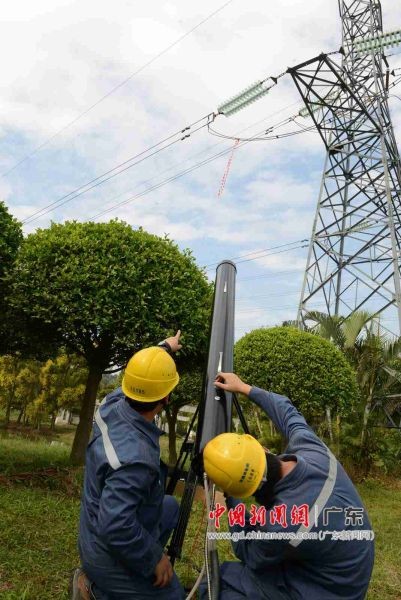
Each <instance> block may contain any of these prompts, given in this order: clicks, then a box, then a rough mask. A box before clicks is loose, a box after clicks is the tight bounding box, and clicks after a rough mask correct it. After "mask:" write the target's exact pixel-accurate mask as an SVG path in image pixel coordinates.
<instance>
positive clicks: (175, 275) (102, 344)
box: [12, 221, 211, 463]
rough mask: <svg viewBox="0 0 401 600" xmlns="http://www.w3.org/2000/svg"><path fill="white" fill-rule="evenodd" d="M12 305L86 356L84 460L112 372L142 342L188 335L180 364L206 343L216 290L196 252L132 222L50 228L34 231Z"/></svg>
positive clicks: (79, 435)
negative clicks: (101, 392) (105, 378)
mask: <svg viewBox="0 0 401 600" xmlns="http://www.w3.org/2000/svg"><path fill="white" fill-rule="evenodd" d="M12 302H13V304H14V308H15V310H16V311H18V312H20V313H22V314H23V315H24V316H25V317H26V318H27V319H28V327H32V331H33V332H37V330H38V328H40V327H43V335H46V337H47V338H48V340H49V343H50V342H51V341H52V343H54V341H57V342H58V343H60V345H63V346H66V347H68V348H70V349H71V350H73V351H74V352H76V353H78V354H80V355H82V356H84V358H85V359H86V362H87V365H88V380H87V383H86V391H85V395H84V398H83V401H82V406H81V411H80V422H79V425H78V428H77V431H76V435H75V439H74V443H73V447H72V453H71V458H72V461H73V462H74V463H82V462H83V461H84V455H85V448H86V445H87V442H88V440H89V436H90V432H91V427H92V419H93V412H94V407H95V401H96V393H97V390H98V386H99V382H100V380H101V377H102V374H103V373H104V372H105V371H110V370H113V369H114V370H117V369H118V368H121V367H123V366H124V365H125V364H126V362H127V360H128V359H129V358H130V356H131V355H132V354H133V353H134V352H135V351H136V350H138V349H140V348H141V347H142V346H150V345H152V344H156V343H158V342H159V341H160V340H162V339H164V337H166V335H167V334H169V335H171V334H174V333H175V332H176V330H177V329H181V330H182V332H183V338H184V339H183V341H184V350H183V351H182V353H181V355H182V356H181V359H179V362H180V361H181V362H185V361H186V360H188V361H190V360H193V358H194V357H195V356H198V355H199V354H200V353H201V352H204V351H205V349H206V345H207V333H208V332H207V327H205V324H206V323H208V319H209V312H210V306H211V286H210V285H209V283H208V281H207V279H206V276H205V273H204V272H203V271H202V270H200V269H199V268H198V267H197V265H196V264H195V260H194V258H193V257H192V255H191V253H190V251H183V252H181V251H180V250H179V248H178V247H177V246H176V245H175V244H174V243H173V242H172V241H171V240H169V239H168V238H167V237H165V238H163V239H162V238H159V237H157V236H155V235H151V234H149V233H147V232H145V231H143V230H142V229H139V230H133V229H132V228H131V227H130V226H129V225H127V224H125V223H123V222H119V221H111V222H110V223H77V222H75V221H74V222H66V223H64V224H54V223H53V224H52V225H51V227H50V228H49V229H43V230H38V231H36V233H34V234H31V235H29V236H28V237H27V238H26V240H25V242H24V243H23V245H22V248H21V250H20V253H19V256H18V260H17V262H16V265H15V269H14V276H13V289H12Z"/></svg>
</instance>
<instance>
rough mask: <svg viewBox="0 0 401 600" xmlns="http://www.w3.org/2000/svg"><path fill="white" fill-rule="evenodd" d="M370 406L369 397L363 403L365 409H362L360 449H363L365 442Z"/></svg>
mask: <svg viewBox="0 0 401 600" xmlns="http://www.w3.org/2000/svg"><path fill="white" fill-rule="evenodd" d="M371 406H372V400H371V398H369V399H368V400H367V402H366V404H365V410H364V411H363V423H362V432H361V449H362V451H363V448H364V446H365V442H366V431H367V428H368V421H369V415H370V409H371Z"/></svg>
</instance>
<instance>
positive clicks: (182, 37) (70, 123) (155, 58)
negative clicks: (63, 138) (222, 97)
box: [1, 0, 233, 177]
mask: <svg viewBox="0 0 401 600" xmlns="http://www.w3.org/2000/svg"><path fill="white" fill-rule="evenodd" d="M232 2H233V0H228V1H227V2H225V3H224V4H222V5H221V6H220V7H219V8H217V9H216V10H214V11H213V12H211V13H210V14H209V15H208V16H207V17H205V18H204V19H203V20H202V21H200V23H198V24H197V25H195V27H192V29H190V30H189V31H187V32H186V33H184V34H183V35H181V36H180V37H178V38H177V39H176V40H175V41H174V42H172V43H171V44H169V45H168V46H166V48H164V49H163V50H162V51H161V52H159V53H158V54H156V55H155V56H154V57H153V58H151V59H150V60H148V61H147V62H146V63H145V64H143V65H142V66H141V67H139V69H137V70H136V71H134V72H133V73H131V75H129V76H128V77H126V78H125V79H124V80H123V81H121V82H120V83H118V84H117V85H116V86H114V87H113V88H112V89H111V90H110V91H109V92H107V94H105V95H104V96H102V97H101V98H99V100H96V102H95V103H94V104H92V105H91V106H89V107H88V108H86V109H85V110H84V111H83V112H82V113H80V114H79V115H78V116H77V117H75V119H73V120H72V121H70V122H69V123H67V124H66V125H64V127H62V128H61V129H59V130H58V131H56V132H55V133H54V134H53V135H52V136H50V137H49V138H47V139H46V140H45V141H44V142H42V143H41V144H40V145H39V146H37V147H36V148H34V149H33V150H32V152H30V153H29V154H27V155H26V156H24V157H23V158H21V159H20V160H19V161H18V162H17V163H15V164H14V165H13V166H12V167H10V168H9V169H8V170H7V171H5V172H4V173H2V175H1V177H6V175H8V174H9V173H11V172H12V171H14V170H15V169H16V168H17V167H19V165H21V164H22V163H24V162H25V161H26V160H28V159H29V158H31V157H32V156H34V155H35V154H37V153H38V152H39V151H40V150H41V149H42V148H44V147H45V146H47V145H48V144H49V143H50V142H51V141H53V140H54V139H55V138H56V137H57V136H58V135H60V133H63V132H64V131H66V129H68V128H69V127H71V126H72V125H74V124H75V123H76V122H77V121H79V120H80V119H82V117H84V116H85V115H87V114H88V113H89V112H90V111H91V110H93V109H94V108H95V107H96V106H98V105H99V104H100V103H101V102H103V100H106V98H108V97H109V96H111V95H112V94H114V92H116V91H117V90H119V89H120V88H122V87H123V86H124V85H125V84H126V83H128V81H130V80H131V79H133V78H134V77H136V75H138V74H139V73H141V72H142V71H143V70H144V69H146V67H148V66H149V65H151V64H152V63H154V62H155V61H156V60H157V59H158V58H160V57H161V56H163V54H166V52H168V51H169V50H171V49H172V48H174V46H176V45H177V44H179V43H180V42H182V40H184V39H185V38H186V37H188V36H189V35H190V34H191V33H193V32H194V31H196V29H198V28H199V27H201V26H202V25H203V24H204V23H206V22H207V21H209V19H211V18H213V17H214V16H215V15H217V13H219V12H221V11H222V10H223V9H224V8H225V7H226V6H228V5H229V4H231V3H232Z"/></svg>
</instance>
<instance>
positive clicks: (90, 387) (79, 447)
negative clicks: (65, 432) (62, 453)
mask: <svg viewBox="0 0 401 600" xmlns="http://www.w3.org/2000/svg"><path fill="white" fill-rule="evenodd" d="M102 373H103V371H102V369H101V368H100V367H99V366H97V365H89V373H88V379H87V381H86V388H85V394H84V397H83V399H82V404H81V410H80V413H79V423H78V426H77V430H76V432H75V436H74V442H73V444H72V449H71V454H70V459H71V462H72V463H73V464H74V465H83V464H84V463H85V451H86V446H87V445H88V442H89V437H90V434H91V431H92V421H93V413H94V411H95V405H96V395H97V390H98V388H99V383H100V380H101V379H102Z"/></svg>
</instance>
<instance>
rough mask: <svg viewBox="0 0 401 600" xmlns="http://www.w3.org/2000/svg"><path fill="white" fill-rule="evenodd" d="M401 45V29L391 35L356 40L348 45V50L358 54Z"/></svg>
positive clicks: (385, 34) (383, 34)
mask: <svg viewBox="0 0 401 600" xmlns="http://www.w3.org/2000/svg"><path fill="white" fill-rule="evenodd" d="M400 44H401V29H397V30H396V31H390V32H389V33H382V34H380V35H375V36H373V37H369V38H365V39H359V40H354V42H353V43H352V44H349V45H347V47H346V50H347V52H350V51H351V50H355V51H356V52H358V53H359V54H360V53H363V52H371V51H375V50H381V49H383V48H394V47H396V46H399V45H400Z"/></svg>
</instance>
